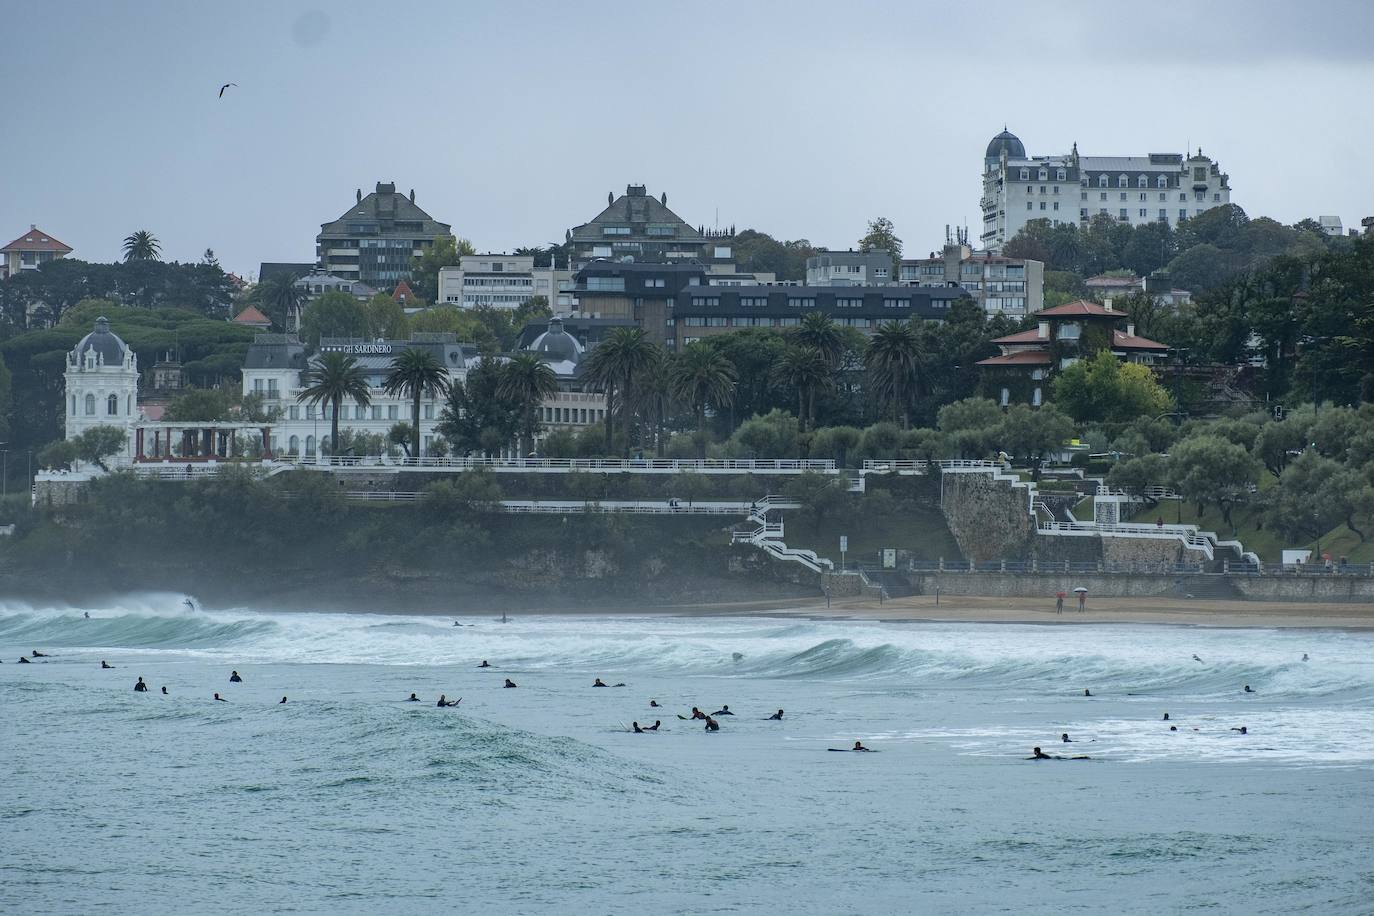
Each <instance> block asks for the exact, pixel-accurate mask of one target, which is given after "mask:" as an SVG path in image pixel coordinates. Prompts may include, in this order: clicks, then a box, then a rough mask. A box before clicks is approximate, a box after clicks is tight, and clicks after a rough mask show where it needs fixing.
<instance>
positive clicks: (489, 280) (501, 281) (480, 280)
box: [463, 277, 534, 287]
mask: <svg viewBox="0 0 1374 916" xmlns="http://www.w3.org/2000/svg"><path fill="white" fill-rule="evenodd" d="M463 286H465V287H466V286H530V287H533V286H534V280H533V278H531V277H464V278H463Z"/></svg>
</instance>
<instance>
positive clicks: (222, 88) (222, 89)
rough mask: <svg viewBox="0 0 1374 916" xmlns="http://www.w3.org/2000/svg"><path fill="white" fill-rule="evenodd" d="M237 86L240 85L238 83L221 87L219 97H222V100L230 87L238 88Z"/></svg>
mask: <svg viewBox="0 0 1374 916" xmlns="http://www.w3.org/2000/svg"><path fill="white" fill-rule="evenodd" d="M237 85H238V83H225V84H224V85H223V86H220V87H219V97H220V98H224V90H226V89H228V88H229V87H230V86H237Z"/></svg>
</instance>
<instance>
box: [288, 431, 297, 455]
mask: <svg viewBox="0 0 1374 916" xmlns="http://www.w3.org/2000/svg"><path fill="white" fill-rule="evenodd" d="M300 450H301V440H300V437H299V436H292V437H291V438H290V439H287V440H286V451H287V452H288V453H290V454H292V455H296V454H299V453H300Z"/></svg>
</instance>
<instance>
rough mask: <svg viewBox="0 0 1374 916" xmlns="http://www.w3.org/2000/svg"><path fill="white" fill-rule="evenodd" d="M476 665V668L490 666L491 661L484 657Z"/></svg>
mask: <svg viewBox="0 0 1374 916" xmlns="http://www.w3.org/2000/svg"><path fill="white" fill-rule="evenodd" d="M477 667H478V668H490V667H491V663H490V662H488V661H487V660H486V659H485V658H484V659H482V664H480V665H478V666H477Z"/></svg>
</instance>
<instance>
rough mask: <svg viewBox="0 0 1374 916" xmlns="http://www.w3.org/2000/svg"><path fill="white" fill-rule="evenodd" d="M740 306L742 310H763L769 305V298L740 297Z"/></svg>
mask: <svg viewBox="0 0 1374 916" xmlns="http://www.w3.org/2000/svg"><path fill="white" fill-rule="evenodd" d="M739 304H740V308H746V309H761V308H766V307H767V305H768V297H767V296H740V299H739Z"/></svg>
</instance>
